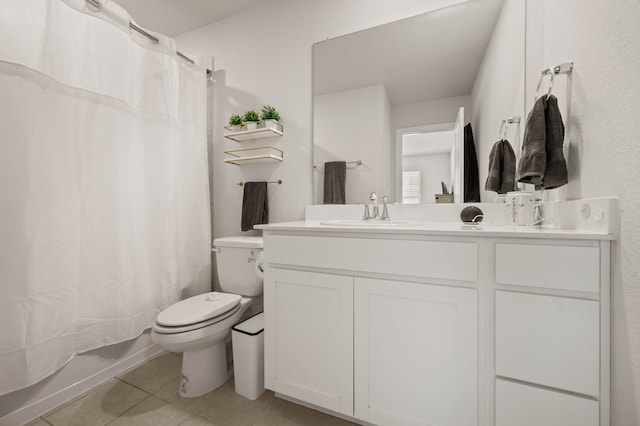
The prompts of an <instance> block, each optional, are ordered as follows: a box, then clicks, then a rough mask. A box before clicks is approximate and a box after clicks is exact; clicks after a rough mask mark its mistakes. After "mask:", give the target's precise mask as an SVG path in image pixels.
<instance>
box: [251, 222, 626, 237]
mask: <svg viewBox="0 0 640 426" xmlns="http://www.w3.org/2000/svg"><path fill="white" fill-rule="evenodd" d="M332 222H333V223H332ZM339 222H340V221H297V222H282V223H273V224H268V225H256V226H254V228H256V229H262V230H263V231H265V232H266V233H270V232H292V231H293V232H305V233H307V232H313V233H318V232H320V233H323V232H324V233H332V234H335V233H350V234H370V235H372V236H375V235H376V234H377V235H390V234H396V235H449V236H465V237H467V236H469V237H479V236H482V237H494V238H495V237H497V238H543V239H544V238H546V239H580V240H614V239H616V235H615V234H610V233H603V232H596V231H588V230H573V229H569V230H567V229H557V228H548V227H547V228H545V227H538V226H510V225H492V224H480V225H465V224H463V223H461V222H421V223H419V224H415V223H411V224H407V225H402V224H398V225H393V226H385V225H382V224H372V225H369V226H367V225H364V224H362V225H361V224H357V225H353V226H349V225H343V224H339Z"/></svg>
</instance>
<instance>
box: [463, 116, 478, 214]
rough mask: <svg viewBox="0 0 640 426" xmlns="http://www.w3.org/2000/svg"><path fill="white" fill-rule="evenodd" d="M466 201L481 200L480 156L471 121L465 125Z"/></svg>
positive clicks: (476, 201)
mask: <svg viewBox="0 0 640 426" xmlns="http://www.w3.org/2000/svg"><path fill="white" fill-rule="evenodd" d="M463 191H464V200H463V201H464V202H465V203H479V202H480V177H479V176H478V157H477V156H476V144H475V142H474V141H473V130H472V129H471V123H467V125H466V126H464V189H463Z"/></svg>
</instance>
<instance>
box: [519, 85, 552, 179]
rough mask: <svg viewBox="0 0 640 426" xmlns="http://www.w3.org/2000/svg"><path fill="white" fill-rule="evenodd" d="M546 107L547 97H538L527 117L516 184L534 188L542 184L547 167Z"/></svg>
mask: <svg viewBox="0 0 640 426" xmlns="http://www.w3.org/2000/svg"><path fill="white" fill-rule="evenodd" d="M546 106H547V97H546V96H541V97H539V98H538V100H536V102H535V103H534V104H533V108H532V109H531V112H529V116H528V117H527V124H526V126H525V129H524V141H523V142H522V156H521V157H520V161H519V162H518V182H522V183H530V184H534V185H536V186H540V185H541V184H542V179H543V178H544V171H545V169H546V166H547V152H546V145H547V127H546V124H545V109H546Z"/></svg>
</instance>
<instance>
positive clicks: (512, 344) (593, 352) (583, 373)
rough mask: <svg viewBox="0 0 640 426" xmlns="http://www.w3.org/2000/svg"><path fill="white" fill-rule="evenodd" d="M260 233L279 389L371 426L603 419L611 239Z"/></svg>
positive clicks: (526, 234)
mask: <svg viewBox="0 0 640 426" xmlns="http://www.w3.org/2000/svg"><path fill="white" fill-rule="evenodd" d="M261 228H262V229H263V230H264V247H265V251H264V256H265V265H266V268H265V274H264V311H265V320H266V324H265V333H266V334H265V371H266V377H265V380H266V387H267V388H269V389H271V390H273V391H275V392H276V393H277V394H278V395H280V396H283V397H287V398H289V399H292V400H294V401H297V402H299V403H302V404H306V405H309V406H312V407H316V408H318V409H323V410H328V411H329V412H332V413H336V414H338V415H341V416H343V417H345V418H349V419H356V420H354V421H356V422H358V421H360V422H362V423H365V424H375V425H394V426H396V425H425V424H429V425H439V426H453V425H456V426H469V425H486V426H489V425H496V426H513V425H519V426H528V425H536V426H539V425H558V426H560V425H564V426H566V425H581V426H596V425H600V426H607V425H609V370H610V367H609V280H610V278H609V276H610V241H611V240H612V239H613V238H614V236H613V234H612V233H601V232H589V231H576V230H573V231H562V230H543V229H539V228H532V227H500V226H484V227H483V226H478V227H473V226H471V227H469V226H464V225H461V224H458V223H431V224H429V223H425V224H421V225H411V226H388V227H384V226H379V227H374V226H372V227H367V226H339V225H337V224H335V223H334V224H332V223H331V222H324V223H323V222H315V221H307V222H291V223H283V224H273V225H264V226H262V227H261Z"/></svg>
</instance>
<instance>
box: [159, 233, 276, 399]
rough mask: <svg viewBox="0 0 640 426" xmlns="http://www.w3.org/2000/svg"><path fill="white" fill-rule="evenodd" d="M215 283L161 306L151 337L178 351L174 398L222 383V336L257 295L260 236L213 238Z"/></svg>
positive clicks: (224, 350) (224, 377)
mask: <svg viewBox="0 0 640 426" xmlns="http://www.w3.org/2000/svg"><path fill="white" fill-rule="evenodd" d="M213 246H214V251H215V252H216V265H217V268H218V278H219V281H220V287H221V288H222V290H223V291H224V293H222V292H213V293H205V294H200V295H198V296H193V297H190V298H188V299H185V300H182V301H180V302H177V303H174V304H173V305H171V306H169V307H167V308H166V309H164V310H163V311H162V312H160V314H158V317H157V318H156V320H155V322H154V324H153V328H152V330H151V340H152V341H153V342H154V343H155V344H157V345H158V346H160V347H161V348H163V349H165V350H167V351H170V352H183V355H182V379H181V381H180V389H179V392H180V396H183V397H187V398H192V397H196V396H200V395H203V394H205V393H207V392H211V391H212V390H214V389H216V388H218V387H219V386H222V385H223V384H224V383H225V382H226V381H227V380H228V379H229V377H230V373H229V371H228V369H227V348H226V340H227V338H228V337H229V336H230V332H231V327H233V326H234V325H235V324H237V323H238V322H240V320H241V319H242V317H243V315H244V314H245V312H247V309H249V307H250V306H251V305H252V303H253V301H254V298H255V297H256V296H260V295H261V294H262V272H261V267H262V247H263V246H262V237H225V238H216V239H215V240H214V241H213Z"/></svg>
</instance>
